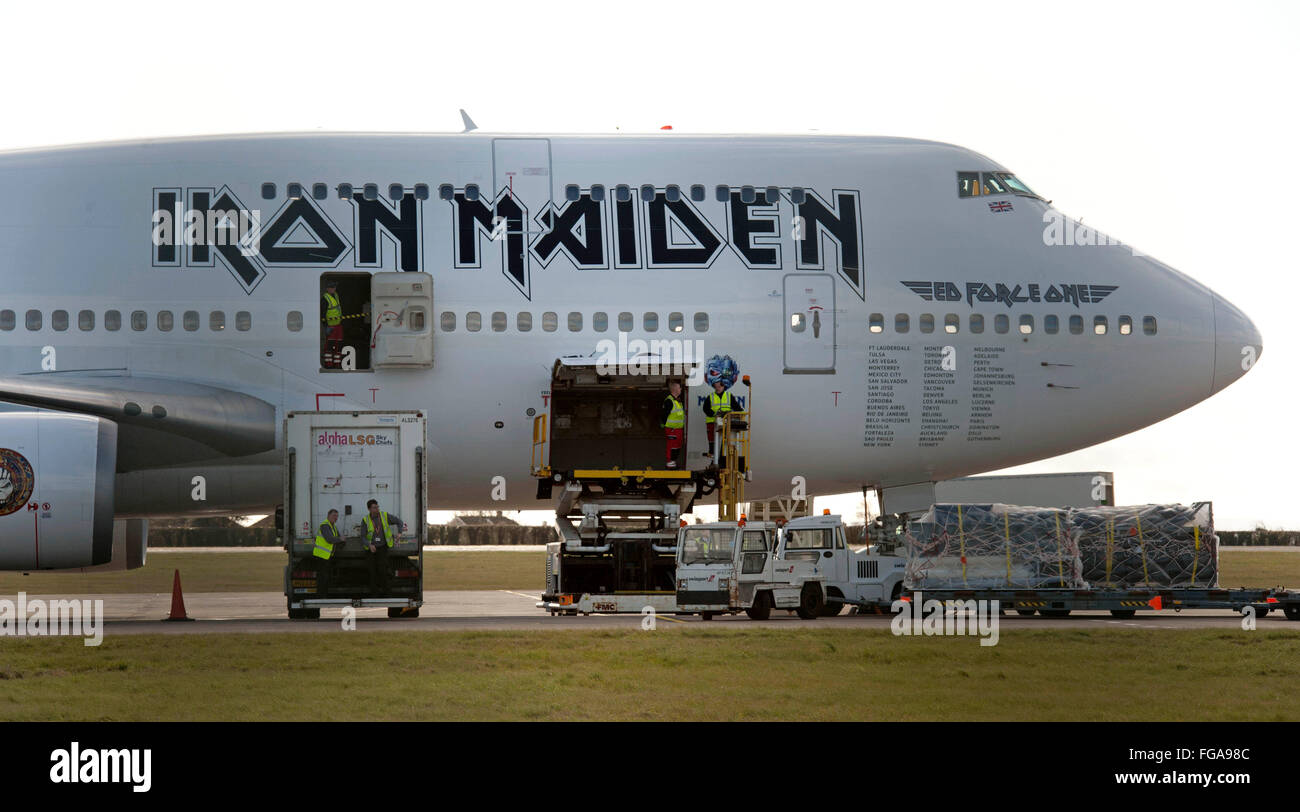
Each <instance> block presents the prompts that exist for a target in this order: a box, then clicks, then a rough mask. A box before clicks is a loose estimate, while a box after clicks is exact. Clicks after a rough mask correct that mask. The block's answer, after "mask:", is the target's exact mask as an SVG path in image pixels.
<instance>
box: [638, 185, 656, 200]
mask: <svg viewBox="0 0 1300 812" xmlns="http://www.w3.org/2000/svg"><path fill="white" fill-rule="evenodd" d="M654 199H655V187H653V186H651V185H650V184H648V183H647V184H645V185H644V186H642V187H641V200H643V201H644V202H646V203H649V202H650V201H651V200H654Z"/></svg>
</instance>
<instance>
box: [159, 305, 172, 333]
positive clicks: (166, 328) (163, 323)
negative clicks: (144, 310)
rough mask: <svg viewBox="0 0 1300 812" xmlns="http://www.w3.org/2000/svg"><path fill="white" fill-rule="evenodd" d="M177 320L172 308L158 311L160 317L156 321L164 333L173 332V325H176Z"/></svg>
mask: <svg viewBox="0 0 1300 812" xmlns="http://www.w3.org/2000/svg"><path fill="white" fill-rule="evenodd" d="M175 321H176V320H175V318H174V317H173V316H172V312H171V311H170V310H159V311H158V318H157V321H156V323H157V325H158V329H159V330H161V331H162V332H164V333H169V332H171V329H172V327H174V326H175Z"/></svg>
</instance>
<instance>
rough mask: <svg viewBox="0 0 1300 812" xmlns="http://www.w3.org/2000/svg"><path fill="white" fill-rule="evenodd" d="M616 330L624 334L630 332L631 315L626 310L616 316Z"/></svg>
mask: <svg viewBox="0 0 1300 812" xmlns="http://www.w3.org/2000/svg"><path fill="white" fill-rule="evenodd" d="M618 329H619V330H620V331H621V332H624V333H630V332H632V314H631V313H629V312H627V311H626V310H625V311H623V312H622V313H619V314H618Z"/></svg>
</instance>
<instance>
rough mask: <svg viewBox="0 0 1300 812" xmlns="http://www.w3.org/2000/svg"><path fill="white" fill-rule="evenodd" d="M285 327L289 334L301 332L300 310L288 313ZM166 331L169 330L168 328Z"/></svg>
mask: <svg viewBox="0 0 1300 812" xmlns="http://www.w3.org/2000/svg"><path fill="white" fill-rule="evenodd" d="M285 326H286V327H288V328H289V332H291V333H297V332H301V331H302V311H301V310H290V311H289V315H288V317H287V318H286V319H285ZM168 329H170V328H168Z"/></svg>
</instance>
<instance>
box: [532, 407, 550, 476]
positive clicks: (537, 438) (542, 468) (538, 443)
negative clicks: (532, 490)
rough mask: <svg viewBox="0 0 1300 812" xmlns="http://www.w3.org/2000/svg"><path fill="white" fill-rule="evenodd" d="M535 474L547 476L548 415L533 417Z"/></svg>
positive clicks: (533, 462) (533, 463)
mask: <svg viewBox="0 0 1300 812" xmlns="http://www.w3.org/2000/svg"><path fill="white" fill-rule="evenodd" d="M532 467H533V476H547V475H548V474H549V473H550V472H549V471H547V470H546V415H545V414H539V415H537V416H536V417H534V418H533V459H532Z"/></svg>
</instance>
